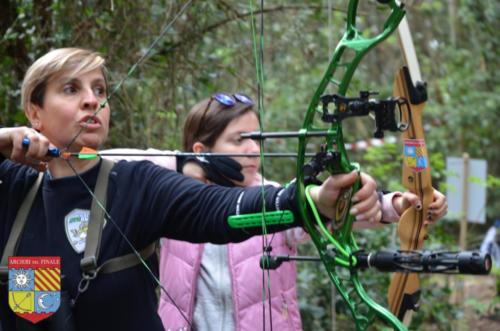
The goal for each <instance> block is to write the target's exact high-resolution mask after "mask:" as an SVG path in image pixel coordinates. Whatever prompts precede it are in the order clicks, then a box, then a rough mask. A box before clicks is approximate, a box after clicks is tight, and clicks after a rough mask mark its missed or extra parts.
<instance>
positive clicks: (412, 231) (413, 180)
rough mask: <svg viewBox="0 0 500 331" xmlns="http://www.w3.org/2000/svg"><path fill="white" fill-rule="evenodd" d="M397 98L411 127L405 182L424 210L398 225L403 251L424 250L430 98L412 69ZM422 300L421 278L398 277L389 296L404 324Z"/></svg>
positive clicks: (399, 79)
mask: <svg viewBox="0 0 500 331" xmlns="http://www.w3.org/2000/svg"><path fill="white" fill-rule="evenodd" d="M393 95H394V96H397V97H403V98H405V99H406V100H407V101H408V103H407V106H408V109H407V111H405V112H403V114H402V121H403V122H405V123H408V124H409V127H408V129H407V130H406V131H405V132H403V135H402V137H403V141H404V145H405V146H404V149H405V150H404V161H403V174H402V182H403V186H404V187H405V189H406V190H408V191H410V192H412V193H414V194H416V195H417V196H418V197H419V198H420V200H421V202H422V208H421V210H417V209H416V208H408V209H407V210H406V211H405V212H404V213H403V215H401V218H400V221H399V223H398V234H399V237H400V247H401V248H400V249H401V250H405V251H411V250H419V249H422V248H423V245H424V240H425V239H426V238H427V225H426V224H425V220H426V219H427V215H428V206H429V204H430V203H431V202H432V197H433V190H434V189H433V188H432V181H431V170H430V165H429V157H428V154H427V148H426V146H425V136H424V129H423V125H422V116H423V110H424V107H425V101H426V99H427V95H426V93H425V85H423V84H421V85H418V86H415V85H414V84H413V82H412V79H411V77H410V73H409V70H408V68H406V67H403V68H401V69H400V70H399V71H398V73H397V75H396V78H395V81H394V88H393ZM419 299H420V282H419V279H418V276H417V274H411V273H396V274H394V276H393V278H392V280H391V284H390V287H389V292H388V301H389V307H390V309H391V311H392V312H393V313H394V314H395V315H396V316H398V318H399V319H400V320H403V321H405V324H407V323H409V321H410V319H411V314H408V313H409V312H410V311H412V310H416V309H418V303H419Z"/></svg>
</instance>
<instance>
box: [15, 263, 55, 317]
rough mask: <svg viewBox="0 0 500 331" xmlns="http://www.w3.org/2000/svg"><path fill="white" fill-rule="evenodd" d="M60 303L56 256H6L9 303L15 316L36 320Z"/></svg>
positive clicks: (49, 313) (52, 311)
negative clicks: (7, 259) (7, 261)
mask: <svg viewBox="0 0 500 331" xmlns="http://www.w3.org/2000/svg"><path fill="white" fill-rule="evenodd" d="M60 304H61V258H60V257H59V256H11V257H9V306H10V308H11V309H12V311H13V312H14V313H16V314H17V315H18V316H20V317H22V318H24V319H27V320H28V321H30V322H32V323H38V322H40V321H41V320H43V319H46V318H47V317H49V316H51V315H52V314H54V313H55V312H56V311H57V309H58V308H59V305H60Z"/></svg>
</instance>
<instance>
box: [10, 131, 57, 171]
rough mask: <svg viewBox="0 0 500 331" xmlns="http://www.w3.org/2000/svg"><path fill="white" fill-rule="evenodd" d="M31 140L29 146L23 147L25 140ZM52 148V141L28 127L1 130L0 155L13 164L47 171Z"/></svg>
mask: <svg viewBox="0 0 500 331" xmlns="http://www.w3.org/2000/svg"><path fill="white" fill-rule="evenodd" d="M24 138H28V139H29V142H30V143H29V146H28V147H27V148H26V147H23V139H24ZM50 147H51V144H50V141H49V140H48V139H47V138H46V137H45V136H44V135H42V134H41V133H38V132H37V131H36V130H34V129H31V128H28V127H25V126H23V127H15V128H1V129H0V153H2V155H3V156H4V157H5V158H8V159H10V160H12V161H13V162H17V163H21V164H26V165H28V166H30V167H32V168H34V169H36V170H38V171H43V170H45V169H46V163H45V162H47V161H50V160H51V159H52V157H49V156H47V150H48V149H49V148H50Z"/></svg>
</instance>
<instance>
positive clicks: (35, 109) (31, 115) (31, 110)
mask: <svg viewBox="0 0 500 331" xmlns="http://www.w3.org/2000/svg"><path fill="white" fill-rule="evenodd" d="M41 111H42V108H41V107H40V106H38V105H35V104H34V103H30V104H29V105H28V107H27V108H26V110H25V112H24V113H25V114H26V117H27V118H28V120H29V121H30V123H31V127H32V128H33V129H35V130H37V131H41V130H42V121H41V119H40V112H41Z"/></svg>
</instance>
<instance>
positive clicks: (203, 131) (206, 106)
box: [183, 98, 258, 152]
mask: <svg viewBox="0 0 500 331" xmlns="http://www.w3.org/2000/svg"><path fill="white" fill-rule="evenodd" d="M248 112H253V113H255V115H257V117H258V113H257V111H256V110H254V108H253V105H247V104H244V103H241V102H239V101H237V102H236V104H235V105H234V106H225V105H223V104H221V103H220V102H218V101H217V100H215V99H214V98H208V99H204V100H202V101H201V102H199V103H197V104H196V105H194V106H193V108H191V110H190V111H189V114H188V116H187V118H186V122H185V124H184V137H183V146H184V151H186V152H192V151H193V145H194V143H196V142H197V141H199V142H201V143H202V144H204V145H206V146H208V147H212V146H213V145H214V144H215V141H216V140H217V138H219V136H220V135H221V134H222V132H223V131H224V130H225V129H226V127H227V126H228V124H229V123H230V122H231V121H232V120H234V119H235V118H238V117H240V116H242V115H243V114H246V113H248Z"/></svg>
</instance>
